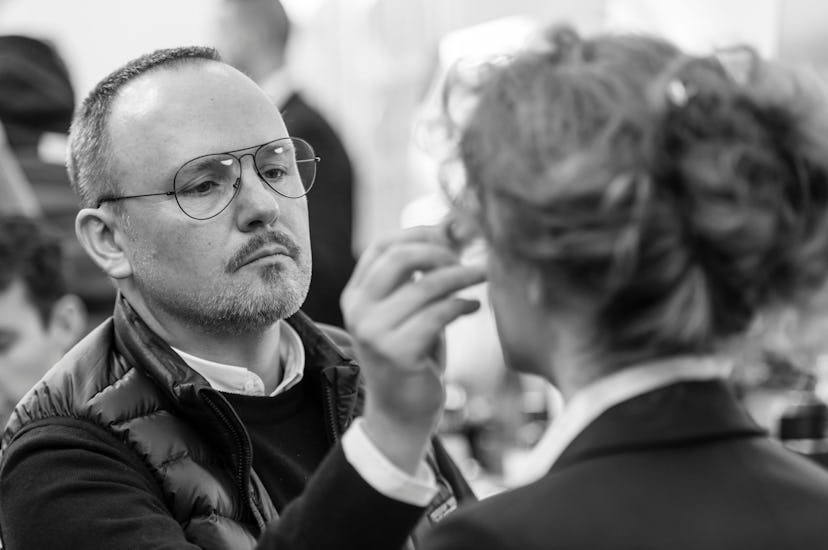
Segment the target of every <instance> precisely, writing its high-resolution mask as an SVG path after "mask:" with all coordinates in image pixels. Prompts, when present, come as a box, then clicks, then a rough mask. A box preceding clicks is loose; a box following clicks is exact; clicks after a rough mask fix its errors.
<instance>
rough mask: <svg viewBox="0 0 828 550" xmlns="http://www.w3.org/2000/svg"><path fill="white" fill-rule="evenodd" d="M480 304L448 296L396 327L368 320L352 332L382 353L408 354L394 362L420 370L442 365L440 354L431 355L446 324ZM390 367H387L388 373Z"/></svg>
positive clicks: (410, 368)
mask: <svg viewBox="0 0 828 550" xmlns="http://www.w3.org/2000/svg"><path fill="white" fill-rule="evenodd" d="M479 308H480V302H479V301H477V300H468V299H465V298H456V297H452V298H448V299H446V300H440V301H437V302H434V303H432V304H429V305H428V306H426V307H423V308H421V309H419V310H418V311H417V312H416V313H414V314H413V315H411V316H409V317H408V318H407V319H405V320H404V321H403V322H402V323H400V324H399V325H397V326H396V327H388V326H386V325H383V324H382V323H380V322H377V323H366V324H364V325H363V326H361V327H359V329H357V330H355V331H354V332H353V334H352V336H353V337H354V338H355V339H356V340H357V342H358V343H361V344H363V345H367V346H368V347H370V348H371V350H372V352H373V354H377V355H379V356H382V357H397V358H403V357H405V358H408V360H406V361H398V362H395V365H396V368H397V369H398V370H402V371H409V372H418V371H421V370H423V369H425V368H440V367H441V365H442V363H441V362H440V360H439V359H440V358H439V357H432V354H433V353H434V352H435V345H437V344H439V343H440V338H441V335H442V332H443V329H445V327H446V325H447V324H449V323H451V322H453V321H454V320H456V319H458V318H459V317H462V316H464V315H468V314H470V313H474V312H475V311H477V310H478V309H479ZM388 373H390V371H386V374H388Z"/></svg>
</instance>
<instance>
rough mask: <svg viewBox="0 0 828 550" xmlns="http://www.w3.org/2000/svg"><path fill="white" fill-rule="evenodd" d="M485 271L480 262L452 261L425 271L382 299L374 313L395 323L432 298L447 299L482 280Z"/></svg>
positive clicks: (423, 305) (393, 324) (428, 302)
mask: <svg viewBox="0 0 828 550" xmlns="http://www.w3.org/2000/svg"><path fill="white" fill-rule="evenodd" d="M485 280H486V273H485V270H484V268H483V267H481V266H474V267H471V266H463V265H453V266H449V267H444V268H440V269H437V270H434V271H430V272H428V273H426V274H424V275H423V276H422V277H421V278H419V279H417V280H416V281H411V282H409V283H408V284H405V285H403V286H401V287H399V289H397V290H396V291H395V292H394V293H393V294H391V295H390V296H388V298H387V299H386V300H385V301H384V302H383V304H382V306H381V309H380V308H377V309H378V311H377V314H378V315H379V316H381V317H382V318H384V319H385V321H386V322H387V323H389V324H390V326H397V325H399V324H401V323H402V322H404V321H405V320H406V319H408V318H410V317H412V316H413V315H414V314H415V313H416V312H417V311H418V310H420V309H423V308H426V307H427V306H429V305H430V304H432V303H433V302H439V301H443V300H447V299H449V298H450V297H451V295H452V294H454V293H455V292H458V291H460V290H463V289H466V288H468V287H470V286H474V285H477V284H480V283H482V282H483V281H485Z"/></svg>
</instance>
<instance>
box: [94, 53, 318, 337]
mask: <svg viewBox="0 0 828 550" xmlns="http://www.w3.org/2000/svg"><path fill="white" fill-rule="evenodd" d="M109 130H110V135H111V138H112V149H113V153H114V157H115V161H114V172H115V177H116V178H117V179H118V183H119V185H120V189H121V192H122V193H123V194H125V195H132V194H141V193H154V192H163V191H170V190H171V189H172V185H173V183H172V182H173V177H174V175H175V173H176V171H177V170H178V169H179V168H180V167H181V165H182V164H184V163H185V162H187V161H189V160H191V159H193V158H195V157H198V156H201V155H205V154H209V153H221V152H226V151H234V150H239V149H242V148H245V147H251V146H254V145H259V144H262V143H265V142H268V141H271V140H273V139H277V138H281V137H285V136H287V130H286V129H285V126H284V123H283V121H282V118H281V116H280V115H279V112H278V109H277V108H276V107H275V106H274V105H273V104H272V103H271V102H270V100H269V99H268V98H267V97H266V96H265V95H264V93H263V92H262V91H261V90H260V89H259V88H258V87H257V86H256V85H255V84H253V82H252V81H250V80H249V79H248V78H247V77H245V76H243V75H242V74H241V73H239V72H238V71H236V70H234V69H232V68H230V67H228V66H226V65H224V64H221V63H216V62H210V61H207V62H197V63H194V64H190V65H184V66H181V67H176V68H172V69H171V68H161V69H157V70H154V71H151V72H149V73H147V74H145V75H143V76H141V77H139V78H138V79H136V80H135V81H133V82H131V83H130V84H128V85H127V86H125V87H124V88H123V89H122V90H121V92H120V94H119V97H118V98H117V99H116V100H115V103H114V105H113V109H112V116H111V119H110V126H109ZM122 205H123V209H124V213H125V218H122V219H121V222H120V223H121V225H122V227H123V228H124V231H123V235H124V241H125V242H124V243H123V244H122V246H123V248H124V250H125V251H126V255H127V257H128V259H129V263H130V266H131V276H130V277H128V280H127V281H126V282H124V283H123V284H122V286H121V288H122V289H123V290H124V292H125V294H126V296H127V298H128V299H130V301H143V302H144V304H145V305H146V307H147V309H148V310H149V311H150V312H152V315H154V316H155V317H156V319H158V321H159V322H161V323H162V324H163V323H165V322H167V323H169V322H172V323H183V324H185V325H188V326H189V327H191V328H196V329H198V330H201V331H206V332H208V333H215V334H238V333H242V332H248V331H250V330H256V329H264V328H267V327H269V326H271V325H272V324H273V323H274V322H275V321H276V320H277V319H280V318H284V317H286V316H289V315H291V314H293V313H294V312H295V311H296V310H297V309H298V308H299V306H300V305H301V304H302V302H303V301H304V298H305V295H306V294H307V289H308V285H309V283H310V271H311V265H310V241H309V234H308V218H307V216H308V214H307V202H306V199H305V198H304V197H303V198H300V199H290V198H285V197H282V196H281V195H278V194H277V193H275V192H274V191H272V190H271V189H270V188H269V187H268V186H267V185H266V184H265V183H264V182H263V181H262V180H261V179H260V178H259V177H258V175H257V173H256V170H255V167H254V166H253V159H252V157H251V156H246V157H244V158H243V159H242V175H241V187H240V189H239V191H238V193H237V195H236V197H235V198H234V199H233V202H232V203H230V205H229V206H228V207H227V208H226V209H225V210H224V211H222V212H221V213H220V214H219V215H217V216H216V217H214V218H211V219H208V220H195V219H192V218H189V217H187V216H186V215H185V214H184V213H183V212H182V211H181V209H180V208H179V206H178V204H177V203H176V200H175V198H174V197H172V196H169V197H149V198H139V199H132V200H128V201H124V202H123V203H122Z"/></svg>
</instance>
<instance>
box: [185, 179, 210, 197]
mask: <svg viewBox="0 0 828 550" xmlns="http://www.w3.org/2000/svg"><path fill="white" fill-rule="evenodd" d="M219 187H220V186H219V184H218V183H216V182H214V181H212V180H205V181H200V182H197V183H192V184H190V185H187V186H186V187H184V188H183V189H179V190H178V192H179V193H181V194H185V195H208V194H210V193H212V192H213V191H216V190H218V188H219Z"/></svg>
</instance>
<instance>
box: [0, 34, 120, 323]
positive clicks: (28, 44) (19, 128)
mask: <svg viewBox="0 0 828 550" xmlns="http://www.w3.org/2000/svg"><path fill="white" fill-rule="evenodd" d="M74 109H75V92H74V88H73V85H72V80H71V75H70V73H69V70H68V68H67V66H66V63H65V62H64V60H63V57H62V56H61V54H60V51H59V50H58V48H57V47H56V46H55V45H54V44H53V43H51V42H49V41H48V40H45V39H42V38H35V37H33V36H22V35H4V36H0V124H2V126H3V129H4V130H5V133H6V139H7V141H8V145H9V149H10V151H11V154H12V155H13V156H14V158H15V159H16V160H17V164H19V166H20V169H21V170H20V176H21V177H20V178H18V182H19V183H18V185H20V186H25V187H26V189H25V192H26V195H28V196H30V197H32V202H34V207H33V208H28V209H27V210H26V211H25V213H27V214H31V215H37V216H42V217H43V218H45V219H47V220H49V224H50V226H52V227H54V228H55V229H56V230H57V231H58V232H59V236H60V238H61V241H62V246H63V251H64V255H65V258H66V263H67V264H68V267H69V269H68V273H67V285H68V287H69V288H70V289H71V290H72V292H74V293H76V294H78V295H79V296H80V297H81V298H82V299H83V301H84V304H85V305H86V306H87V307H88V308H89V312H90V314H91V317H92V318H93V319H92V320H93V321H97V322H99V321H100V320H102V319H103V318H104V317H105V316H106V315H108V312H109V311H111V310H112V304H113V299H114V295H115V293H114V291H113V288H112V285H111V284H109V282H108V281H107V279H106V277H105V276H104V275H103V274H102V273H101V271H100V270H99V269H98V268H97V266H96V265H95V263H94V262H93V261H92V260H91V259H90V258H89V257H88V256H87V255H86V254H85V253H84V252H83V249H82V248H81V246H80V243H79V242H78V240H77V239H76V238H75V214H77V212H78V202H77V197H75V195H74V193H73V192H72V188H71V186H70V185H69V178H68V177H67V174H66V165H65V159H66V141H67V137H68V132H69V124H70V122H71V120H72V113H73V111H74ZM5 206H6V205H4V204H0V211H9V209H7V208H5ZM17 211H18V212H21V210H19V209H18V210H17Z"/></svg>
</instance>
